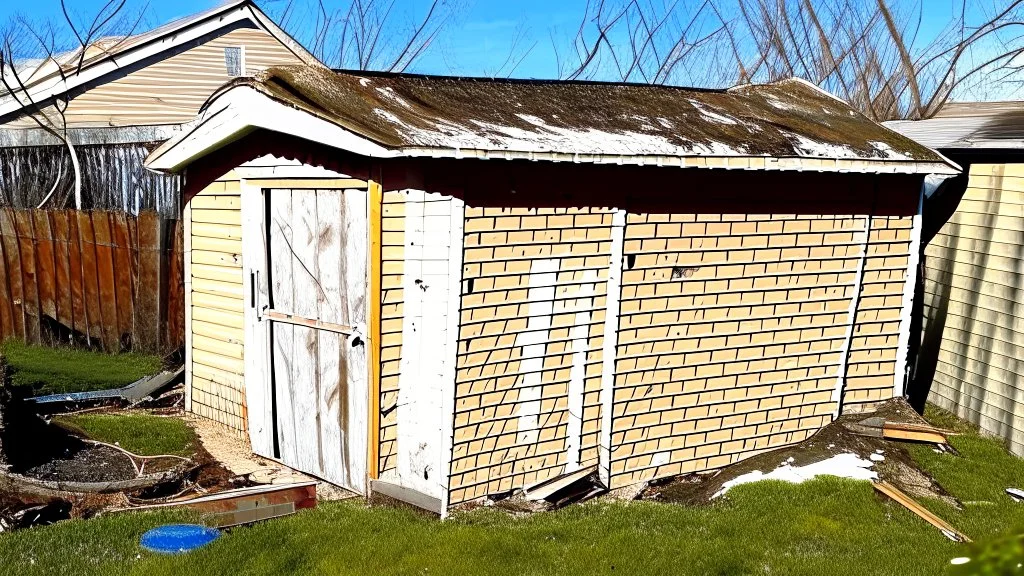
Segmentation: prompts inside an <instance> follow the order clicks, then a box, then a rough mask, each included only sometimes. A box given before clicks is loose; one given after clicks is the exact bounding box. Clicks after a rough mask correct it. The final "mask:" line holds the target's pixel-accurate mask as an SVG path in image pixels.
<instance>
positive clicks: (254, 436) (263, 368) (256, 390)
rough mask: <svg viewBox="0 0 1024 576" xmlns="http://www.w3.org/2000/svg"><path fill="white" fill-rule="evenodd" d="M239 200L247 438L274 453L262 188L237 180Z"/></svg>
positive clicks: (259, 450) (255, 448)
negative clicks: (264, 312) (262, 316)
mask: <svg viewBox="0 0 1024 576" xmlns="http://www.w3.org/2000/svg"><path fill="white" fill-rule="evenodd" d="M239 187H240V191H241V204H242V296H243V298H244V303H243V305H242V310H243V315H244V321H245V332H244V334H245V336H244V340H243V341H242V360H243V362H244V367H245V374H244V375H243V381H244V383H245V406H246V412H247V415H248V420H249V421H248V427H249V440H250V442H251V443H252V450H253V452H255V453H257V454H260V455H263V456H269V457H273V456H274V454H273V450H274V437H273V432H274V422H273V417H272V410H271V405H272V403H273V399H272V398H271V397H270V374H269V369H270V366H269V363H268V358H269V356H268V353H267V351H268V348H269V347H268V345H267V340H268V338H269V333H268V332H267V327H266V323H265V322H263V321H261V320H260V314H261V310H260V308H261V307H262V306H263V304H265V303H266V302H267V297H266V291H265V290H263V288H262V287H261V284H263V283H264V281H265V280H266V278H267V271H266V267H267V257H266V254H267V249H266V243H265V241H264V240H265V235H264V224H263V219H264V199H263V190H262V189H261V188H259V187H256V186H253V185H251V184H249V183H248V182H247V181H245V180H240V181H239Z"/></svg>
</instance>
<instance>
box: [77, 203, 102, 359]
mask: <svg viewBox="0 0 1024 576" xmlns="http://www.w3.org/2000/svg"><path fill="white" fill-rule="evenodd" d="M74 214H75V231H76V232H77V233H78V248H79V251H78V253H79V257H80V258H81V269H82V278H81V280H82V309H83V310H84V314H83V316H84V319H85V324H83V326H84V327H85V328H86V329H85V330H84V331H85V332H86V334H88V337H89V342H90V344H93V343H96V344H100V345H101V346H102V344H103V315H102V313H101V309H100V286H99V277H98V274H97V271H96V236H95V232H94V231H93V228H92V216H90V215H89V213H88V212H75V213H74Z"/></svg>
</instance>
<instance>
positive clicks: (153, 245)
mask: <svg viewBox="0 0 1024 576" xmlns="http://www.w3.org/2000/svg"><path fill="white" fill-rule="evenodd" d="M136 229H137V230H138V238H139V244H138V246H139V250H138V254H139V289H138V292H137V294H138V296H137V298H136V302H135V342H136V343H137V344H138V346H139V349H141V350H145V351H147V352H156V351H158V348H159V346H160V293H161V291H162V290H161V285H160V255H161V254H160V216H159V215H158V214H157V213H156V212H150V211H146V212H142V213H141V214H139V221H138V226H137V228H136Z"/></svg>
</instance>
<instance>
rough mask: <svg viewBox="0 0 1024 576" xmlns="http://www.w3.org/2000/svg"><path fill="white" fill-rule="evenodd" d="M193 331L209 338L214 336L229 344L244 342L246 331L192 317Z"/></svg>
mask: <svg viewBox="0 0 1024 576" xmlns="http://www.w3.org/2000/svg"><path fill="white" fill-rule="evenodd" d="M192 333H193V334H198V335H200V336H206V337H207V338H214V339H217V340H220V341H221V342H226V343H229V344H242V342H243V340H244V338H245V332H244V331H243V330H242V329H241V328H230V327H228V326H222V325H220V324H214V323H212V322H203V321H201V320H196V319H195V318H193V319H192Z"/></svg>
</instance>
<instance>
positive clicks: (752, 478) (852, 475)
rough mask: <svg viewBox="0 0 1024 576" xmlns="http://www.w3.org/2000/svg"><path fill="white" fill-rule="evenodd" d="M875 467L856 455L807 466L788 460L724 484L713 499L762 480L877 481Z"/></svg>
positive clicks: (846, 455)
mask: <svg viewBox="0 0 1024 576" xmlns="http://www.w3.org/2000/svg"><path fill="white" fill-rule="evenodd" d="M872 466H873V463H872V462H871V460H865V459H863V458H861V457H859V456H857V455H856V454H850V453H845V454H837V455H835V456H833V457H831V458H829V459H828V460H822V461H820V462H815V463H813V464H808V465H806V466H793V465H792V462H790V461H789V460H787V461H786V462H783V463H782V464H781V465H780V466H779V467H778V468H776V469H775V470H772V471H771V472H768V473H767V474H765V473H764V472H761V471H760V470H754V471H753V472H749V473H747V474H744V475H742V476H737V477H736V478H733V479H732V480H729V481H728V482H726V483H725V484H722V488H721V489H719V491H718V492H715V495H714V496H712V498H718V497H719V496H721V495H722V494H725V493H726V492H728V491H729V489H730V488H733V487H735V486H739V485H741V484H751V483H753V482H760V481H762V480H781V481H783V482H791V483H793V484H801V483H803V482H805V481H807V480H811V479H813V478H816V477H818V476H838V477H839V478H849V479H851V480H877V479H878V473H877V472H874V471H873V470H870V468H871V467H872Z"/></svg>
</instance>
